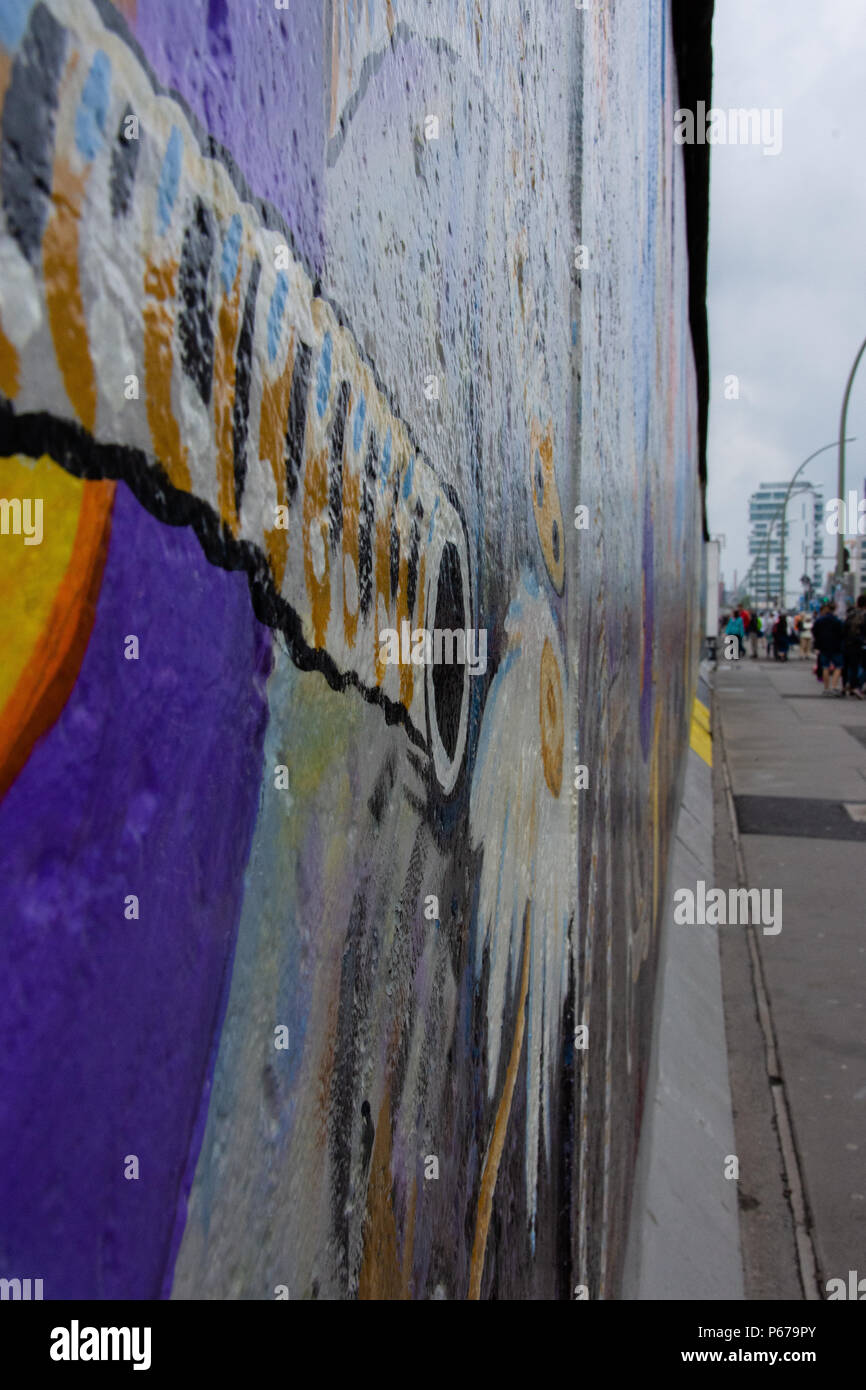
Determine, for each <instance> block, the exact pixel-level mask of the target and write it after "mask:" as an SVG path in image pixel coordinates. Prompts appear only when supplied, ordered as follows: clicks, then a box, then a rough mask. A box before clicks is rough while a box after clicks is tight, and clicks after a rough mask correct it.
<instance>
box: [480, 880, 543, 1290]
mask: <svg viewBox="0 0 866 1390" xmlns="http://www.w3.org/2000/svg"><path fill="white" fill-rule="evenodd" d="M529 909H530V904H529V903H527V904H526V907H525V909H524V913H523V974H522V975H521V979H520V999H519V1001H518V1005H517V1026H516V1028H515V1030H514V1041H513V1043H512V1044H511V1056H510V1057H509V1059H508V1070H507V1072H506V1073H505V1088H504V1090H503V1092H502V1099H501V1100H500V1102H499V1108H498V1109H497V1111H496V1120H495V1122H494V1125H493V1134H492V1135H491V1138H490V1144H489V1146H488V1149H487V1154H486V1156H485V1159H484V1168H483V1170H482V1173H481V1186H480V1189H479V1193H478V1220H477V1222H476V1225H475V1240H474V1242H473V1245H472V1260H471V1263H470V1266H469V1298H470V1299H471V1300H478V1299H480V1297H481V1279H482V1276H483V1274H484V1257H485V1254H486V1252H487V1236H488V1233H489V1230H490V1218H491V1216H492V1215H493V1194H494V1192H495V1190H496V1179H497V1177H498V1176H499V1165H500V1163H501V1161H502V1150H503V1148H504V1147H505V1135H506V1133H507V1131H508V1117H509V1115H510V1114H511V1104H512V1101H513V1099H514V1088H515V1086H516V1085H517V1072H518V1069H519V1067H520V1054H521V1052H522V1051H523V1035H524V1033H525V1031H526V996H527V995H528V993H529V951H530V929H529V921H530V918H529Z"/></svg>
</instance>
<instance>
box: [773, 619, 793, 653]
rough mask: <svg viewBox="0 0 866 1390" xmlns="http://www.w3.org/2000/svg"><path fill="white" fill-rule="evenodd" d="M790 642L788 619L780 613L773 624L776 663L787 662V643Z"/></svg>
mask: <svg viewBox="0 0 866 1390" xmlns="http://www.w3.org/2000/svg"><path fill="white" fill-rule="evenodd" d="M789 641H790V637H789V633H788V619H787V616H786V615H785V614H784V613H780V614H779V616H778V618H777V619H776V621H775V623H774V624H773V647H774V649H775V656H776V660H777V661H787V660H788V643H789Z"/></svg>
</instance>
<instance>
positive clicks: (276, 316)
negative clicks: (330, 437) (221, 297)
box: [268, 270, 321, 413]
mask: <svg viewBox="0 0 866 1390" xmlns="http://www.w3.org/2000/svg"><path fill="white" fill-rule="evenodd" d="M288 293H289V277H288V275H287V274H286V272H285V271H284V270H281V271H280V273H279V274H278V276H277V283H276V285H275V286H274V292H273V294H272V295H271V303H270V307H269V308H268V361H269V362H273V360H274V358H275V357H276V355H277V348H278V347H279V346H280V327H281V325H282V322H283V310H284V309H285V307H286V297H287V295H288ZM320 413H321V412H320Z"/></svg>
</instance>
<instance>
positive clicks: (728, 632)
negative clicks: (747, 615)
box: [725, 609, 746, 656]
mask: <svg viewBox="0 0 866 1390" xmlns="http://www.w3.org/2000/svg"><path fill="white" fill-rule="evenodd" d="M725 636H726V637H736V639H737V643H738V651H739V655H740V656H742V655H743V652H744V651H745V650H746V634H745V632H744V631H743V620H742V618H741V617H740V615H739V613H738V612H737V611H736V609H735V610H734V612H733V613H732V614H731V616H730V618H729V619H728V625H727V627H726V628H725Z"/></svg>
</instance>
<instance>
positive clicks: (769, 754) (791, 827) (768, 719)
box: [715, 655, 866, 1298]
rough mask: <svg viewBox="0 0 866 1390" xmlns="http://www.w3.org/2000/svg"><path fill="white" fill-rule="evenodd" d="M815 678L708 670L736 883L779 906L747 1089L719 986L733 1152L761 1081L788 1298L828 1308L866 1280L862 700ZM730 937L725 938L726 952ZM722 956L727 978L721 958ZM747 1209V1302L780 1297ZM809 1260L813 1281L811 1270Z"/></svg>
mask: <svg viewBox="0 0 866 1390" xmlns="http://www.w3.org/2000/svg"><path fill="white" fill-rule="evenodd" d="M811 668H812V662H811V661H800V660H799V658H798V656H796V655H795V656H794V657H793V658H792V660H791V661H789V662H788V663H786V664H783V663H777V662H773V661H767V660H766V659H765V658H763V657H761V659H760V660H758V661H752V660H751V659H749V658H748V657H745V658H743V659H741V660H740V661H737V662H733V661H732V662H725V661H720V662H719V666H718V671H717V675H716V680H715V689H716V710H717V717H718V724H719V730H718V732H719V733H720V734H721V739H720V742H719V743H717V744H716V757H717V758H721V757H722V755H723V754H724V758H725V761H726V764H727V769H728V774H729V777H730V783H731V791H732V793H733V803H734V807H735V817H736V831H737V836H736V838H737V839H738V848H739V854H740V863H741V865H742V872H743V874H744V877H745V883H746V886H747V887H750V888H770V889H775V888H781V890H782V894H783V927H782V931H781V932H780V933H779V935H777V936H771V935H765V934H763V933H762V932H761V930H760V929H757V930H756V931H755V932H754V935H753V937H752V943H753V948H755V947H756V949H757V954H758V956H759V965H758V966H757V970H755V969H753V970H752V972H751V973H752V977H753V978H752V983H753V985H755V987H756V995H757V1002H758V1013H759V1014H760V1013H761V998H760V995H761V987H762V986H765V989H766V1000H767V1003H768V1008H769V1019H768V1020H765V1023H766V1024H768V1027H769V1031H770V1034H771V1043H770V1047H769V1051H768V1052H765V1051H764V1049H763V1048H762V1047H759V1048H757V1049H756V1048H755V1047H753V1046H750V1052H749V1065H750V1068H751V1069H752V1076H751V1079H750V1080H749V1081H748V1082H744V1080H743V1079H742V1076H743V1075H744V1073H743V1072H742V1070H741V1069H740V1068H738V1066H737V1064H736V1063H735V1061H734V1052H735V1050H736V1048H737V1047H738V1042H739V1039H738V1036H737V1010H738V1008H739V1009H741V1010H746V1002H745V1000H744V999H742V998H741V999H739V1002H738V1001H737V1000H736V999H733V998H732V993H731V977H730V975H729V977H728V980H727V982H726V983H727V986H728V988H727V992H726V1022H727V1026H728V1041H729V1048H730V1049H731V1054H732V1084H733V1088H734V1109H735V1123H736V1129H737V1142H738V1145H739V1146H740V1151H741V1152H744V1153H747V1154H748V1153H749V1152H750V1151H751V1152H752V1153H753V1154H754V1153H755V1152H756V1150H755V1148H754V1147H752V1148H751V1150H750V1138H751V1136H750V1135H749V1133H748V1130H749V1126H750V1124H751V1123H752V1121H753V1120H754V1117H755V1110H754V1106H753V1105H751V1103H750V1097H749V1096H747V1095H745V1094H744V1090H745V1089H750V1088H751V1087H752V1086H753V1084H754V1081H755V1076H756V1073H757V1071H758V1070H759V1069H763V1070H765V1071H766V1076H765V1077H764V1080H765V1081H766V1083H767V1086H768V1087H769V1092H770V1093H771V1094H772V1095H773V1101H774V1114H775V1121H776V1130H777V1136H776V1137H777V1143H778V1144H779V1148H780V1149H781V1154H782V1160H783V1164H784V1178H785V1185H786V1194H785V1195H786V1197H787V1199H788V1202H789V1203H790V1205H791V1206H792V1207H793V1208H794V1217H795V1218H796V1216H797V1210H796V1207H797V1200H798V1189H799V1186H800V1184H801V1185H802V1193H803V1200H804V1208H805V1210H804V1211H803V1213H802V1217H803V1219H802V1228H801V1230H800V1231H799V1240H798V1241H797V1246H796V1252H797V1253H796V1257H795V1258H796V1259H797V1262H798V1264H799V1270H798V1273H799V1276H800V1279H799V1282H800V1286H801V1289H802V1292H801V1293H800V1295H799V1296H800V1297H803V1296H804V1295H805V1296H806V1297H816V1296H820V1297H826V1293H825V1285H826V1281H827V1280H828V1279H831V1278H843V1279H846V1280H847V1275H848V1271H849V1270H859V1271H860V1274H861V1277H862V1276H863V1275H866V1168H864V1160H866V819H861V818H860V817H866V702H864V703H861V702H860V701H857V700H852V699H850V698H846V699H837V698H835V697H828V698H823V697H822V695H821V687H820V686H819V684H818V682H817V680H816V679H815V677H814V676H813V675H812V672H811ZM741 932H743V929H742V928H740V927H729V928H728V929H727V932H726V933H725V932H724V931H723V934H722V935H723V939H725V938H727V939H728V940H730V939H731V933H741ZM744 936H745V933H744ZM731 949H732V950H734V949H740V950H742V948H741V947H739V948H735V947H733V946H732V948H731ZM722 959H723V974H725V973H726V972H727V966H726V962H725V949H724V948H723V953H722ZM754 965H755V962H754V961H753V966H754ZM756 976H757V984H756V980H755V977H756ZM743 978H744V976H743V975H742V974H740V975H739V976H738V977H737V980H738V985H737V988H738V990H739V989H740V985H741V984H742V980H743ZM740 993H742V991H741V990H740ZM752 1003H754V1001H752ZM753 1012H754V1010H753ZM767 1035H768V1028H767V1026H765V1027H764V1036H765V1038H766V1036H767ZM774 1046H775V1056H774ZM768 1058H769V1060H768ZM774 1068H775V1069H777V1071H778V1076H777V1077H773V1076H772V1075H771V1073H772V1071H773V1070H774ZM738 1071H739V1072H740V1076H741V1079H740V1080H739V1081H738ZM786 1114H787V1115H788V1116H789V1117H790V1130H791V1133H790V1136H787V1135H786V1134H785V1133H784V1130H785V1128H786V1124H785V1115H786ZM780 1116H781V1120H780ZM765 1176H766V1175H759V1174H757V1173H752V1174H750V1173H749V1172H748V1171H745V1172H744V1171H743V1170H742V1159H741V1182H740V1202H741V1207H742V1206H743V1204H744V1194H747V1195H746V1199H745V1205H746V1208H747V1211H748V1208H749V1205H750V1204H751V1205H752V1207H753V1208H760V1205H761V1198H760V1197H756V1196H755V1195H754V1193H755V1192H759V1193H760V1192H761V1185H762V1180H763V1178H764V1177H765ZM750 1192H751V1194H752V1195H751V1196H750V1195H748V1194H749V1193H750ZM747 1211H741V1215H742V1217H743V1226H742V1236H743V1253H744V1264H745V1273H746V1296H747V1298H749V1297H765V1298H767V1297H791V1296H792V1293H791V1291H790V1286H791V1271H790V1269H784V1268H782V1265H783V1263H784V1262H785V1261H786V1260H787V1262H788V1263H790V1258H789V1257H790V1254H791V1251H792V1250H793V1248H794V1247H793V1246H791V1245H790V1242H789V1244H788V1249H787V1254H785V1255H784V1256H783V1255H782V1253H781V1247H782V1245H783V1244H784V1242H781V1241H776V1242H775V1243H774V1244H773V1247H772V1248H770V1245H769V1243H768V1242H769V1241H770V1233H771V1232H772V1229H773V1228H772V1223H770V1225H769V1226H764V1227H762V1226H761V1224H760V1211H758V1213H757V1216H758V1219H757V1220H755V1219H753V1220H750V1219H749V1218H748V1215H747ZM794 1234H795V1236H796V1235H797V1234H798V1233H797V1232H796V1231H795V1232H794ZM812 1254H814V1261H815V1263H816V1265H817V1268H814V1267H813V1268H811V1269H810V1263H811V1257H812ZM793 1296H797V1295H796V1294H794V1295H793Z"/></svg>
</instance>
